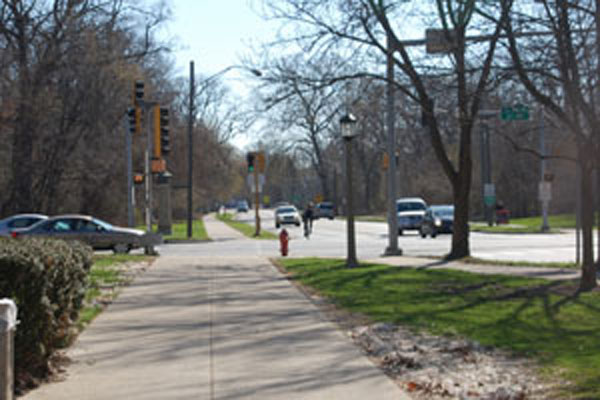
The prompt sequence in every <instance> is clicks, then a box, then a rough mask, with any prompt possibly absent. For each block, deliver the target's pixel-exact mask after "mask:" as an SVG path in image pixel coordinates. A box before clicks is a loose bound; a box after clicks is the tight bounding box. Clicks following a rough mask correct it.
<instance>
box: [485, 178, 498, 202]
mask: <svg viewBox="0 0 600 400" xmlns="http://www.w3.org/2000/svg"><path fill="white" fill-rule="evenodd" d="M483 202H484V203H485V205H486V206H493V205H494V204H496V187H495V186H494V184H493V183H486V184H485V185H484V186H483Z"/></svg>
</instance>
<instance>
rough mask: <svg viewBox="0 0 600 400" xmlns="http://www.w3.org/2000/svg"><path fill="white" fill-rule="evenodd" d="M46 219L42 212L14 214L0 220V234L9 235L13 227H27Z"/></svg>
mask: <svg viewBox="0 0 600 400" xmlns="http://www.w3.org/2000/svg"><path fill="white" fill-rule="evenodd" d="M46 219H48V216H47V215H44V214H16V215H12V216H10V217H8V218H4V219H3V220H1V221H0V236H10V234H11V232H12V231H13V230H15V229H21V228H27V227H28V226H31V225H33V224H35V223H36V222H39V221H43V220H46Z"/></svg>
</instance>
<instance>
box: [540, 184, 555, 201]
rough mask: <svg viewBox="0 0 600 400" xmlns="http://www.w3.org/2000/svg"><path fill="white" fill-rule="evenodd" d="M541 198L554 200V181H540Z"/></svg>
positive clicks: (542, 199)
mask: <svg viewBox="0 0 600 400" xmlns="http://www.w3.org/2000/svg"><path fill="white" fill-rule="evenodd" d="M538 189H539V200H540V201H542V202H549V201H550V200H552V182H550V181H542V182H540V183H539V187H538Z"/></svg>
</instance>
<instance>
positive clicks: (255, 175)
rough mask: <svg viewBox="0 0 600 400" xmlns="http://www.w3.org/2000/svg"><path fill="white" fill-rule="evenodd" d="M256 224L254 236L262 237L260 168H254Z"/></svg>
mask: <svg viewBox="0 0 600 400" xmlns="http://www.w3.org/2000/svg"><path fill="white" fill-rule="evenodd" d="M252 173H253V174H254V224H255V226H256V231H255V232H254V236H260V215H259V212H258V210H259V205H260V204H259V203H260V187H259V186H260V184H259V179H258V168H257V166H255V167H254V171H253V172H252Z"/></svg>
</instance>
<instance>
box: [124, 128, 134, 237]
mask: <svg viewBox="0 0 600 400" xmlns="http://www.w3.org/2000/svg"><path fill="white" fill-rule="evenodd" d="M132 135H133V134H132V132H131V127H130V124H129V121H128V119H127V117H125V151H126V152H127V154H126V160H127V225H128V226H129V227H133V225H134V220H133V160H132V154H131V152H132V147H133V145H132Z"/></svg>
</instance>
